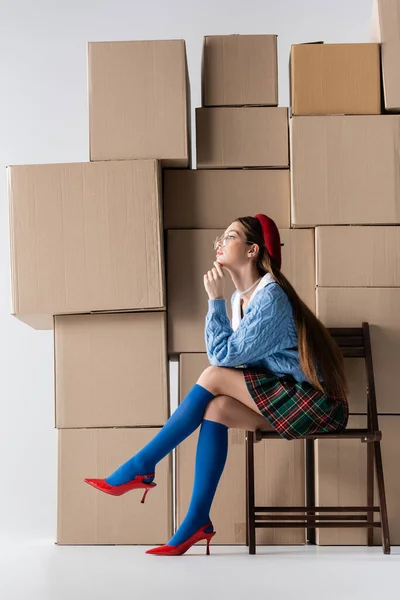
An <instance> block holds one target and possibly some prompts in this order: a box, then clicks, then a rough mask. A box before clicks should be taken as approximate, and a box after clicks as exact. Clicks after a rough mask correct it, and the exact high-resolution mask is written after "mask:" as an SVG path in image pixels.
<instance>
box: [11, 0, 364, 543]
mask: <svg viewBox="0 0 400 600" xmlns="http://www.w3.org/2000/svg"><path fill="white" fill-rule="evenodd" d="M371 4H372V1H371V0H331V1H328V0H307V1H306V2H305V1H302V0H246V1H243V0H240V1H239V0H197V2H195V1H194V0H157V1H155V0H80V1H79V2H78V1H77V0H62V1H60V0H0V82H1V93H0V167H1V172H0V173H1V175H0V536H7V537H9V536H14V537H20V538H21V537H24V538H30V537H32V538H33V537H35V538H38V537H41V538H47V539H54V538H55V532H56V480H57V479H56V475H57V445H56V441H57V432H56V430H55V429H54V397H53V340H52V333H51V332H41V331H34V330H33V329H31V328H29V327H28V326H27V325H25V324H23V323H21V322H19V321H18V320H17V319H15V318H14V317H11V316H10V275H9V231H8V204H7V193H6V172H5V166H6V165H8V164H28V163H33V164H34V163H55V162H73V161H87V160H88V159H89V153H88V110H87V84H86V43H87V42H88V41H104V40H135V39H171V38H184V39H185V40H186V43H187V52H188V62H189V71H190V79H191V90H192V116H194V108H195V107H196V106H200V60H201V50H202V39H203V36H204V35H207V34H210V35H211V34H230V33H242V34H245V33H276V34H278V52H279V86H280V87H279V103H280V105H283V106H287V104H288V101H289V91H288V58H289V50H290V45H291V44H294V43H300V42H307V41H315V40H324V41H325V42H331V43H332V42H367V41H369V20H370V13H371ZM192 130H193V133H194V123H193V128H192ZM193 137H194V136H193ZM193 142H194V139H193ZM174 373H175V374H176V371H174ZM175 383H176V382H175V381H174V384H175ZM174 389H176V387H175V388H174Z"/></svg>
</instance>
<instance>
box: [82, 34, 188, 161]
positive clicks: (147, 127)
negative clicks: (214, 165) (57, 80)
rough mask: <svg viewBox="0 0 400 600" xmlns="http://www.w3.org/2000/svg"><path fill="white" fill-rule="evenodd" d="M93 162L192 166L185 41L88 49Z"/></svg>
mask: <svg viewBox="0 0 400 600" xmlns="http://www.w3.org/2000/svg"><path fill="white" fill-rule="evenodd" d="M88 67H89V127H90V160H121V159H122V160H126V159H131V158H157V159H161V160H162V162H163V166H175V167H187V166H189V165H190V88H189V78H188V70H187V63H186V47H185V42H184V40H155V41H150V40H145V41H134V42H92V43H89V45H88Z"/></svg>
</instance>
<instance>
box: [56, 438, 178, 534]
mask: <svg viewBox="0 0 400 600" xmlns="http://www.w3.org/2000/svg"><path fill="white" fill-rule="evenodd" d="M158 431H159V430H158V429H145V428H104V429H60V430H59V431H58V440H59V441H58V522H57V543H58V544H149V545H153V544H165V543H166V542H167V541H168V539H169V538H170V537H171V535H172V477H171V459H170V457H166V458H165V459H164V460H163V461H161V462H160V463H159V464H158V465H157V473H156V479H155V481H156V483H157V487H155V488H154V489H152V490H150V491H149V493H148V494H147V497H146V500H145V502H144V504H142V503H141V499H142V495H143V490H133V491H131V492H129V493H128V494H125V495H123V496H120V497H115V496H110V495H109V494H103V493H102V492H99V491H98V490H96V489H94V488H93V487H91V486H89V485H88V484H87V483H85V482H84V478H85V477H89V478H91V477H93V478H104V477H107V476H108V475H110V473H112V472H113V471H114V470H115V469H116V468H117V467H119V466H120V464H122V463H123V462H125V461H126V460H127V459H128V458H130V457H131V456H132V455H133V454H135V453H136V452H137V451H138V450H140V449H141V448H142V447H143V446H144V445H145V444H147V443H148V442H149V441H150V440H151V439H152V438H153V437H154V436H155V435H156V434H157V432H158Z"/></svg>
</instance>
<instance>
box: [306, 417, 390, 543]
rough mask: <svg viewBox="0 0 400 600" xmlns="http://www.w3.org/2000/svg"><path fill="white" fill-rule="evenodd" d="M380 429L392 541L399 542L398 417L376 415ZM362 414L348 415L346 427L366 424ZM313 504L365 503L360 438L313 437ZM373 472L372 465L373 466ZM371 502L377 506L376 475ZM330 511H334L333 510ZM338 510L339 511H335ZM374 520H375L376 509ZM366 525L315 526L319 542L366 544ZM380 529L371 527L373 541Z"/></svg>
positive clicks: (364, 454)
mask: <svg viewBox="0 0 400 600" xmlns="http://www.w3.org/2000/svg"><path fill="white" fill-rule="evenodd" d="M378 424H379V428H380V430H381V431H382V442H381V448H382V462H383V472H384V480H385V488H386V501H387V509H388V517H389V530H390V538H391V540H390V541H391V544H392V545H398V544H400V478H399V475H398V466H399V465H398V446H399V442H398V440H399V435H400V417H399V416H392V415H390V416H389V415H385V416H382V415H379V416H378ZM366 425H367V423H366V417H365V416H361V415H358V416H355V415H354V416H350V418H349V425H348V426H349V427H366ZM315 455H316V504H317V505H318V506H332V505H333V504H336V505H337V506H367V505H368V502H367V444H363V443H361V442H360V440H317V442H316V452H315ZM374 475H375V467H374ZM374 496H375V498H374V505H375V506H379V497H378V490H377V485H376V477H374ZM333 514H334V513H333ZM337 514H339V513H337ZM374 520H375V521H379V520H380V518H379V513H375V515H374ZM367 531H368V530H367V529H366V528H365V529H364V528H357V529H356V528H341V529H317V530H316V541H317V543H318V544H320V545H344V546H349V545H366V544H367ZM381 531H382V530H381V529H380V528H374V544H375V545H380V544H381Z"/></svg>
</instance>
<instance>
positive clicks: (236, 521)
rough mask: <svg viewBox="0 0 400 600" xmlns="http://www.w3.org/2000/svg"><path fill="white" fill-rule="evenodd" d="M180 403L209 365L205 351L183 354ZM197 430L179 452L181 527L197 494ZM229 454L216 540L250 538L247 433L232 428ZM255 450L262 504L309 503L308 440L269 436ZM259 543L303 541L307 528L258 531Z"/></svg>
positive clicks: (216, 512) (217, 505) (216, 508)
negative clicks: (247, 526)
mask: <svg viewBox="0 0 400 600" xmlns="http://www.w3.org/2000/svg"><path fill="white" fill-rule="evenodd" d="M179 358H180V360H179V401H180V402H182V400H183V399H184V397H185V396H186V394H187V393H188V392H189V390H190V389H191V388H192V387H193V385H194V384H195V383H196V381H197V379H198V378H199V376H200V374H201V372H202V371H203V370H204V369H205V368H206V367H207V366H208V365H209V363H208V359H207V355H206V354H181V355H180V357H179ZM197 440H198V431H197V432H195V433H194V434H193V435H191V436H190V437H189V438H187V439H186V440H185V441H184V442H182V444H180V445H179V446H178V448H177V451H176V510H177V525H178V526H179V525H180V524H181V522H182V521H183V519H184V518H185V515H186V512H187V509H188V507H189V503H190V498H191V495H192V487H193V477H194V465H195V457H196V447H197ZM228 444H229V446H228V457H227V461H226V465H225V468H224V472H223V474H222V477H221V479H220V482H219V484H218V488H217V492H216V494H215V497H214V501H213V504H212V507H211V513H210V517H211V519H212V522H213V525H214V529H215V531H216V535H215V537H214V538H213V542H214V541H215V543H216V544H230V545H232V544H245V542H246V462H245V458H246V456H245V454H246V448H245V432H244V431H243V430H239V429H230V430H229V432H228ZM254 450H255V457H254V458H255V496H256V504H257V506H277V505H282V506H290V505H292V506H299V505H300V506H304V504H305V498H304V494H305V487H304V468H305V465H304V441H303V440H294V441H291V442H290V443H288V441H287V440H283V439H282V440H264V441H263V442H261V443H259V444H256V445H255V447H254ZM256 540H257V543H258V544H304V543H305V531H304V530H303V529H299V528H298V529H296V528H293V529H290V528H287V529H283V528H273V529H272V528H271V529H257V530H256Z"/></svg>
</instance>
